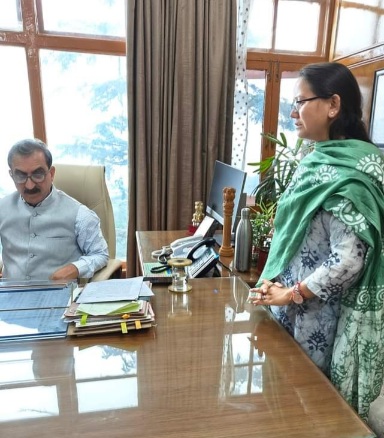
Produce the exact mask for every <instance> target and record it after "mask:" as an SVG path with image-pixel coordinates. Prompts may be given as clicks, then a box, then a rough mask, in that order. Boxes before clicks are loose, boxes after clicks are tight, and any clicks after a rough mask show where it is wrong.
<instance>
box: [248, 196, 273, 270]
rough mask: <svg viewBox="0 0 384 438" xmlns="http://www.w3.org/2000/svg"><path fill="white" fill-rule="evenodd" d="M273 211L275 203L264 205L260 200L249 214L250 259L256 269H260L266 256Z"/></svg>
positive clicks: (270, 235)
mask: <svg viewBox="0 0 384 438" xmlns="http://www.w3.org/2000/svg"><path fill="white" fill-rule="evenodd" d="M275 211H276V203H272V204H269V205H265V204H264V203H263V202H261V203H260V204H259V205H258V206H257V207H255V208H254V209H252V213H251V216H250V220H251V225H252V259H253V261H254V263H256V264H257V270H258V271H261V270H262V268H263V266H264V264H265V262H266V260H267V257H268V251H269V245H270V242H271V239H272V232H273V218H274V216H275Z"/></svg>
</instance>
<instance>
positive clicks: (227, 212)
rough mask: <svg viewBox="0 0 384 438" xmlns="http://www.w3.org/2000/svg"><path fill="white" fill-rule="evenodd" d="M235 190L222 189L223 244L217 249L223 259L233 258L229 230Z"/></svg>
mask: <svg viewBox="0 0 384 438" xmlns="http://www.w3.org/2000/svg"><path fill="white" fill-rule="evenodd" d="M235 195H236V190H235V189H234V188H232V187H224V189H223V201H224V202H223V213H224V224H223V243H222V245H221V247H220V249H219V254H220V255H221V256H223V257H233V255H234V249H233V248H232V245H231V229H232V213H233V208H234V202H233V200H234V199H235Z"/></svg>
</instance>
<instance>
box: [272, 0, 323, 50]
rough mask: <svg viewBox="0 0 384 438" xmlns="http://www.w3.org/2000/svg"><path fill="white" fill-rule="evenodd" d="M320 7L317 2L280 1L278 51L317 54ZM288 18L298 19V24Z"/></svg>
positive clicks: (277, 32) (277, 30) (277, 29)
mask: <svg viewBox="0 0 384 438" xmlns="http://www.w3.org/2000/svg"><path fill="white" fill-rule="evenodd" d="M319 14H320V5H319V4H318V3H315V2H313V3H312V2H306V1H292V0H280V1H279V6H278V12H277V26H276V43H275V48H276V50H291V51H292V50H293V51H297V52H316V49H317V36H318V28H319ZM287 17H298V18H297V23H295V25H293V24H292V20H287Z"/></svg>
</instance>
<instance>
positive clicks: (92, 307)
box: [76, 301, 140, 316]
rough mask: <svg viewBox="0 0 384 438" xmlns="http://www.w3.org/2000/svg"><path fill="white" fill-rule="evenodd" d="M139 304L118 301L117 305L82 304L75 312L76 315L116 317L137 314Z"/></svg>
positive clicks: (112, 303)
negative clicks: (130, 313) (124, 314)
mask: <svg viewBox="0 0 384 438" xmlns="http://www.w3.org/2000/svg"><path fill="white" fill-rule="evenodd" d="M139 309H140V302H138V301H119V302H117V303H115V302H110V303H90V304H87V303H84V304H80V305H79V306H78V308H77V310H76V313H77V314H81V313H86V314H87V315H94V316H97V315H116V314H121V313H126V312H127V313H128V312H138V311H139Z"/></svg>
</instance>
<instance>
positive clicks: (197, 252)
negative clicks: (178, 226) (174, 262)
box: [170, 236, 219, 278]
mask: <svg viewBox="0 0 384 438" xmlns="http://www.w3.org/2000/svg"><path fill="white" fill-rule="evenodd" d="M215 243H216V241H215V239H214V238H213V237H208V238H203V237H202V236H190V237H184V238H182V239H177V240H175V241H174V242H172V243H171V245H170V247H171V249H172V255H171V257H172V258H175V257H186V258H187V259H191V260H192V262H193V263H192V264H191V265H190V266H189V267H188V272H189V276H190V277H191V278H194V277H202V276H203V275H204V274H206V273H207V272H208V271H210V270H211V269H212V268H213V267H214V266H215V265H216V263H217V261H218V259H219V255H218V254H217V253H216V251H215V250H214V249H213V246H214V245H215Z"/></svg>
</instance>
